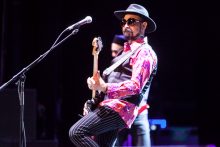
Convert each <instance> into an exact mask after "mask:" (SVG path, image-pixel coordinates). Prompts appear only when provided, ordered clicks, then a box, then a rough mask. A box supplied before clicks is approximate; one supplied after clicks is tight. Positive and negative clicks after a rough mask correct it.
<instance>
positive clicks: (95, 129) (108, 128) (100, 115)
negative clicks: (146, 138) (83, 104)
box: [69, 106, 125, 147]
mask: <svg viewBox="0 0 220 147" xmlns="http://www.w3.org/2000/svg"><path fill="white" fill-rule="evenodd" d="M124 127H125V123H124V121H123V120H122V119H121V117H120V116H119V114H118V113H117V112H115V111H113V110H112V109H111V108H109V107H108V106H102V107H99V108H97V109H96V110H94V111H93V112H90V113H89V114H88V115H86V116H84V117H83V118H81V119H80V120H79V121H77V122H76V123H75V124H74V125H73V126H72V127H71V128H70V130H69V137H70V140H71V141H72V142H73V144H74V145H76V146H77V147H112V146H113V145H114V142H115V140H116V137H117V133H118V130H119V129H121V128H124ZM91 136H95V139H92V138H91Z"/></svg>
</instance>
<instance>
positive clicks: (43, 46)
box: [0, 0, 220, 147]
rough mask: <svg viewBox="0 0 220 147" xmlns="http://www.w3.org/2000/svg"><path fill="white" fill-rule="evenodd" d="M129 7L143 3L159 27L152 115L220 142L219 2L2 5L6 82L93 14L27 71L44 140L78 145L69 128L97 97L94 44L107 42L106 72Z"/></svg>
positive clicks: (0, 76)
mask: <svg viewBox="0 0 220 147" xmlns="http://www.w3.org/2000/svg"><path fill="white" fill-rule="evenodd" d="M130 3H139V4H142V5H144V6H145V7H146V8H147V9H148V11H149V13H150V16H151V17H152V18H153V19H154V20H155V22H156V24H157V27H158V28H157V31H156V32H154V33H152V34H149V35H148V38H149V43H150V44H151V45H152V47H153V49H154V50H155V51H156V53H157V55H158V59H159V60H158V61H159V65H158V72H157V75H156V77H155V78H154V81H153V84H152V88H151V94H150V98H149V104H150V106H151V108H150V110H149V111H150V117H151V118H165V119H167V122H168V124H167V125H168V126H183V127H185V126H186V127H198V136H199V142H200V144H220V142H219V121H218V117H219V110H218V108H219V104H218V98H220V97H219V92H218V90H219V83H218V80H219V74H218V71H219V69H218V67H219V65H218V62H219V61H218V59H219V58H220V55H219V52H218V49H219V44H218V43H219V41H220V37H219V36H217V35H218V34H219V20H218V19H219V12H218V9H219V8H218V5H217V2H215V1H211V0H210V1H206V2H201V1H198V0H196V1H189V0H185V1H176V0H166V1H162V0H148V1H147V0H108V1H101V0H92V1H89V0H82V1H73V0H72V1H70V0H62V1H61V0H31V1H30V0H3V1H1V3H0V10H1V24H0V25H1V28H0V30H1V36H0V37H1V38H0V39H1V48H0V57H1V58H0V59H1V60H0V63H1V66H0V85H2V84H4V83H5V82H7V81H8V80H9V79H11V78H12V77H13V76H14V75H15V74H16V73H18V72H19V71H20V70H22V69H23V68H24V67H26V66H27V65H29V64H30V63H31V62H32V61H34V60H35V59H37V58H38V57H39V56H40V55H41V54H43V53H44V52H46V51H47V50H48V49H49V48H50V47H51V45H52V44H53V42H54V41H55V40H56V38H57V37H58V35H59V34H60V33H61V32H62V31H63V30H64V29H65V28H66V27H68V26H70V25H72V24H74V23H75V22H77V21H79V20H81V19H83V18H85V17H86V16H91V17H92V19H93V21H92V23H91V24H86V25H84V26H81V27H80V30H79V32H78V33H77V34H76V35H74V36H72V37H70V38H68V39H67V40H66V41H65V42H63V43H62V44H61V45H60V46H58V47H57V48H55V49H54V50H53V51H52V52H50V54H49V55H48V56H47V57H46V58H45V59H44V60H42V62H40V63H39V64H38V65H36V66H34V67H33V68H31V69H30V70H29V71H28V72H26V74H25V75H26V77H27V78H26V81H25V88H27V89H35V90H36V91H37V102H36V104H37V108H38V109H37V112H38V113H37V114H36V115H37V122H38V123H37V138H38V139H58V140H59V142H60V144H62V145H63V146H65V147H67V146H71V143H70V141H69V139H68V129H69V128H70V126H71V125H72V124H73V123H74V122H76V121H77V120H78V119H79V116H78V114H81V113H82V107H83V104H84V102H85V101H86V100H87V99H88V98H90V96H91V91H89V90H88V88H87V85H86V79H87V77H89V76H91V74H92V66H93V56H92V44H91V43H92V40H93V38H94V37H97V36H100V37H101V38H102V42H103V45H104V47H103V50H102V51H101V52H100V54H99V61H100V62H99V68H100V70H101V71H103V69H104V68H105V67H107V66H108V65H109V63H110V61H111V56H110V48H109V47H110V43H111V41H112V38H113V36H114V34H120V33H121V29H120V26H119V21H118V20H117V19H116V18H115V16H114V14H113V12H114V11H115V10H120V9H126V8H127V7H128V5H129V4H130ZM67 34H68V33H67ZM64 35H66V34H64ZM7 88H16V85H15V84H14V83H11V84H10V85H9V86H7ZM3 101H4V99H3ZM9 107H10V106H9ZM6 113H7V112H6Z"/></svg>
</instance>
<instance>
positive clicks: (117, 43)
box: [111, 35, 151, 147]
mask: <svg viewBox="0 0 220 147" xmlns="http://www.w3.org/2000/svg"><path fill="white" fill-rule="evenodd" d="M145 39H146V40H145V41H146V42H148V41H147V38H145ZM125 42H126V39H125V37H124V35H115V36H114V38H113V40H112V43H111V51H112V57H114V58H115V57H117V56H119V55H120V54H121V53H122V51H123V48H124V43H125ZM146 93H147V95H146V96H145V97H143V99H142V101H141V103H140V105H139V109H138V115H137V117H136V119H135V120H134V123H133V124H132V126H131V128H124V129H123V130H121V131H120V132H119V133H118V137H117V141H116V146H131V145H132V146H139V147H140V146H144V147H147V146H150V144H151V140H150V129H149V121H148V110H147V109H148V107H149V106H148V105H147V99H148V94H149V88H148V91H147V92H146Z"/></svg>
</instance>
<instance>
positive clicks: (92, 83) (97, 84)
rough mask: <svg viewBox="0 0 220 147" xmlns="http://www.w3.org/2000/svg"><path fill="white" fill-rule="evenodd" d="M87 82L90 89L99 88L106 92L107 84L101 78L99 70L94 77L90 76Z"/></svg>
mask: <svg viewBox="0 0 220 147" xmlns="http://www.w3.org/2000/svg"><path fill="white" fill-rule="evenodd" d="M87 84H88V87H89V89H91V90H98V91H102V92H104V93H105V92H106V90H107V84H106V83H105V82H104V80H103V79H102V78H101V76H100V72H99V71H98V72H97V73H96V74H95V75H94V76H93V77H89V78H88V79H87Z"/></svg>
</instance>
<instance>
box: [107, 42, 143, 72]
mask: <svg viewBox="0 0 220 147" xmlns="http://www.w3.org/2000/svg"><path fill="white" fill-rule="evenodd" d="M144 44H145V43H142V44H141V45H140V46H139V47H137V48H136V49H134V50H133V51H130V52H128V53H127V54H125V55H124V56H123V57H122V58H121V59H120V60H118V61H117V62H115V63H114V64H112V65H111V66H110V67H108V68H106V69H105V70H104V71H103V75H104V76H107V75H109V74H110V73H111V72H112V71H113V70H114V69H116V68H117V67H118V66H119V65H121V64H122V63H123V62H124V61H125V60H127V59H128V58H129V57H131V55H133V54H134V53H135V51H137V50H138V49H139V48H140V47H141V46H143V45H144Z"/></svg>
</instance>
